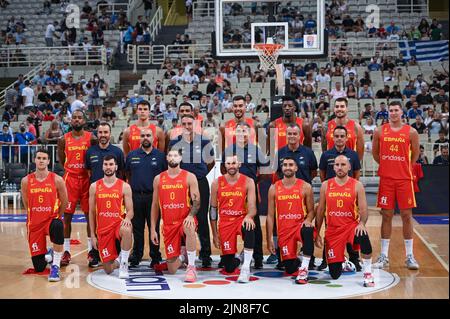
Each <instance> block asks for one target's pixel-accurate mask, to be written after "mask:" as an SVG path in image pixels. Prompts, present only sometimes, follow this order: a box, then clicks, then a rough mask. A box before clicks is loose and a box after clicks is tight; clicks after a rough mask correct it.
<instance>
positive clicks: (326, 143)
mask: <svg viewBox="0 0 450 319" xmlns="http://www.w3.org/2000/svg"><path fill="white" fill-rule="evenodd" d="M334 115H335V116H336V117H335V118H334V119H332V120H330V121H328V124H327V126H326V127H324V128H323V134H322V136H324V137H325V138H323V139H322V150H323V151H324V152H325V151H327V150H330V149H332V148H333V147H334V135H333V133H334V129H335V128H336V127H337V126H343V127H345V128H346V129H347V143H346V145H347V147H348V148H349V149H351V150H353V151H355V152H356V153H358V157H359V160H360V161H361V160H362V159H363V157H364V130H363V129H362V127H361V125H359V124H358V123H357V122H356V121H354V120H352V119H350V118H349V117H348V101H347V99H346V98H338V99H336V101H335V102H334Z"/></svg>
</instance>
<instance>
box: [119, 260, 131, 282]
mask: <svg viewBox="0 0 450 319" xmlns="http://www.w3.org/2000/svg"><path fill="white" fill-rule="evenodd" d="M119 278H120V279H128V278H130V275H129V274H128V264H127V263H121V264H120V268H119Z"/></svg>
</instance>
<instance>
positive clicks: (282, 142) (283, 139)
mask: <svg viewBox="0 0 450 319" xmlns="http://www.w3.org/2000/svg"><path fill="white" fill-rule="evenodd" d="M295 123H297V125H298V126H300V128H301V131H300V144H301V145H303V141H304V140H305V135H304V133H303V119H302V118H301V117H297V118H296V119H295ZM275 128H277V129H278V138H277V139H275V142H276V145H275V149H276V150H279V149H280V148H282V147H285V146H286V145H287V136H286V130H287V124H286V123H285V122H284V121H283V117H279V118H277V119H276V120H275Z"/></svg>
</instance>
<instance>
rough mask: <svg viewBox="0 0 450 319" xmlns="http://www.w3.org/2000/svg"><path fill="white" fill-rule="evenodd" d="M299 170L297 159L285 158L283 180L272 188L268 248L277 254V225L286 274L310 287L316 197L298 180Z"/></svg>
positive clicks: (282, 167)
mask: <svg viewBox="0 0 450 319" xmlns="http://www.w3.org/2000/svg"><path fill="white" fill-rule="evenodd" d="M297 169H298V166H297V162H296V161H295V159H294V158H292V157H285V158H284V160H283V162H282V164H281V170H282V172H283V179H282V180H279V181H277V182H276V183H275V184H274V185H272V186H270V188H269V198H268V200H269V204H268V213H267V221H266V230H267V248H268V249H269V251H270V252H271V253H272V254H275V245H274V241H273V229H274V223H275V222H276V228H277V233H278V247H279V249H280V257H281V261H282V263H283V265H284V267H285V269H286V272H287V273H288V274H291V275H295V274H296V275H297V277H296V279H295V282H296V283H297V284H307V283H308V266H309V262H310V259H311V256H312V255H313V253H314V226H313V224H312V220H313V219H314V195H313V191H312V187H311V185H310V184H308V183H306V182H305V181H303V180H301V179H299V178H296V177H295V173H296V172H297ZM299 241H300V242H302V246H303V247H302V250H303V256H302V258H301V262H300V259H299V258H298V257H297V252H298V246H297V243H298V242H299Z"/></svg>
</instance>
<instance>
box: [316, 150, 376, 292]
mask: <svg viewBox="0 0 450 319" xmlns="http://www.w3.org/2000/svg"><path fill="white" fill-rule="evenodd" d="M349 169H350V163H349V161H348V159H347V157H346V156H344V155H339V156H338V157H336V159H335V161H334V171H335V172H336V177H335V178H331V179H329V180H327V181H325V182H323V184H322V187H321V189H320V202H319V207H318V209H317V217H316V225H317V230H318V231H319V232H320V229H321V227H322V223H323V219H324V214H325V218H326V230H325V250H326V257H327V263H328V269H329V272H330V275H331V277H332V278H333V279H338V278H339V277H340V276H341V274H342V269H343V262H344V261H345V256H344V251H345V247H346V245H347V243H350V244H352V245H353V244H359V245H360V247H361V257H362V260H363V271H364V286H365V287H374V286H375V282H374V278H373V275H372V246H371V244H370V240H369V236H368V234H367V230H366V226H365V224H366V222H367V218H368V212H367V201H366V194H365V190H364V187H363V185H362V184H361V182H359V181H357V180H356V179H354V178H351V177H349V176H348V171H349ZM316 243H317V246H319V247H321V246H322V242H321V238H320V236H317V238H316Z"/></svg>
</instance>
